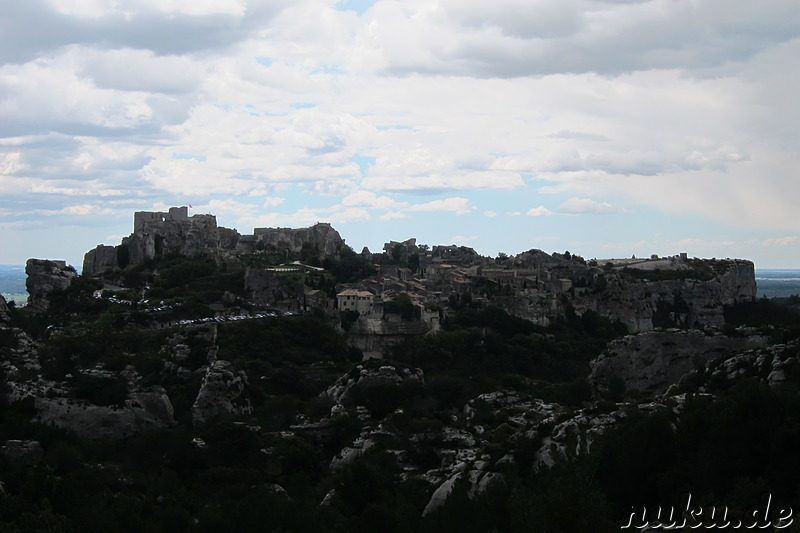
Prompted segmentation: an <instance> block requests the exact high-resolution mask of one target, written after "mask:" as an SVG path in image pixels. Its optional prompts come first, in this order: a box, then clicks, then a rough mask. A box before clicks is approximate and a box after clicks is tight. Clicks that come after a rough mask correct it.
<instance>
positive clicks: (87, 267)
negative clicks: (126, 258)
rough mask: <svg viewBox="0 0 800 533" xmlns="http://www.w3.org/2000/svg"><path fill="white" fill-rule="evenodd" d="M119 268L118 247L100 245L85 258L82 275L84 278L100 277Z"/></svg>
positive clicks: (87, 253)
mask: <svg viewBox="0 0 800 533" xmlns="http://www.w3.org/2000/svg"><path fill="white" fill-rule="evenodd" d="M119 267H120V265H119V264H118V263H117V248H116V246H106V245H103V244H100V245H98V246H97V247H96V248H95V249H94V250H89V251H88V252H86V255H84V256H83V270H82V274H83V275H84V276H99V275H100V274H102V273H104V272H108V271H109V270H115V269H117V268H119Z"/></svg>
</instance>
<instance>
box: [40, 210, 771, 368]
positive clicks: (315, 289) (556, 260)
mask: <svg viewBox="0 0 800 533" xmlns="http://www.w3.org/2000/svg"><path fill="white" fill-rule="evenodd" d="M174 256H182V257H201V256H203V257H211V258H213V260H214V261H215V262H216V264H217V265H218V266H220V267H221V268H222V269H223V270H225V271H226V272H232V273H237V272H238V273H240V275H241V276H242V277H243V286H242V290H241V293H240V294H238V295H236V294H228V295H227V298H226V299H223V300H220V301H218V302H213V303H212V304H211V308H212V310H213V311H214V313H216V314H218V315H223V316H224V315H226V314H228V315H231V314H235V315H237V316H241V315H242V313H244V314H245V315H246V314H247V313H249V312H250V311H251V310H257V309H258V308H269V309H275V310H279V311H282V312H291V313H303V312H310V311H313V310H317V312H322V313H325V314H326V315H328V316H330V317H332V318H334V319H336V318H341V323H342V324H344V326H345V327H346V328H347V332H348V334H349V336H350V340H351V342H352V343H353V344H354V345H356V346H357V347H359V348H360V349H362V350H363V351H364V352H365V353H367V354H369V355H380V352H381V350H382V349H384V348H385V347H386V346H388V345H392V344H394V343H396V342H399V341H401V340H402V339H404V338H405V337H407V336H409V335H411V336H416V335H420V334H424V333H427V332H430V331H436V330H437V329H438V328H439V327H440V325H441V323H442V321H443V320H446V313H447V310H448V309H450V308H453V307H454V306H455V304H457V303H458V302H459V301H460V300H461V299H469V300H470V301H471V302H475V303H481V304H488V303H491V304H492V305H496V306H499V307H501V308H503V309H505V310H506V311H507V312H509V313H510V314H512V315H514V316H518V317H521V318H525V319H527V320H530V321H532V322H533V323H534V324H537V325H542V326H547V325H548V324H549V323H551V322H552V321H553V320H554V319H556V318H557V317H563V316H564V314H565V313H566V312H567V311H568V310H570V312H575V313H577V314H578V315H581V314H583V313H585V312H586V311H592V312H595V313H598V314H599V315H600V316H603V317H606V318H609V319H611V320H616V321H620V322H621V323H623V324H625V326H626V327H627V328H628V329H629V331H631V332H637V331H648V330H651V329H653V328H654V327H668V326H691V327H694V326H711V327H718V326H721V325H722V323H723V316H722V313H723V308H724V306H726V305H732V304H734V303H736V302H740V301H749V300H753V299H754V298H755V291H756V285H755V275H754V266H753V264H752V263H751V262H749V261H743V260H721V261H717V260H698V259H690V258H688V257H687V254H685V253H681V254H678V255H675V256H671V257H665V258H660V257H658V256H652V257H651V258H648V259H636V258H631V259H627V260H621V259H615V260H589V261H587V260H585V259H584V258H582V257H580V256H578V255H575V254H570V253H569V252H565V253H563V254H560V253H553V254H547V253H545V252H543V251H541V250H536V249H534V250H529V251H527V252H524V253H521V254H519V255H516V256H506V255H505V254H501V255H500V256H498V257H496V258H489V257H484V256H481V255H479V254H478V253H477V252H475V250H473V249H471V248H468V247H465V246H455V245H450V246H438V245H437V246H433V247H431V246H428V245H424V244H420V245H418V244H417V242H416V239H413V238H412V239H408V240H406V241H403V242H395V241H391V242H388V243H386V244H385V245H384V247H383V250H382V252H379V253H373V252H371V251H370V250H369V249H367V248H364V249H363V250H362V251H361V253H360V254H356V253H355V252H354V251H353V250H351V249H350V248H349V247H348V246H347V245H346V244H345V241H344V239H342V237H341V236H340V235H339V233H338V232H337V231H336V230H335V229H333V228H332V227H331V225H330V224H326V223H317V224H315V225H314V226H312V227H309V228H302V229H289V228H255V229H254V231H253V234H251V235H242V234H239V233H238V232H237V231H236V230H233V229H229V228H224V227H220V226H218V225H217V223H216V217H214V216H213V215H209V214H196V215H192V216H189V215H188V209H187V208H186V207H173V208H170V209H169V210H168V211H167V212H137V213H135V214H134V225H133V233H132V234H131V235H130V236H129V237H127V238H125V239H123V240H122V242H121V244H119V245H117V246H107V245H100V246H98V247H97V248H95V249H93V250H91V251H89V252H88V253H87V254H86V256H85V258H84V263H83V276H85V277H90V278H97V279H101V280H103V281H104V282H105V288H106V289H109V290H112V291H113V290H115V289H116V290H120V289H126V288H131V287H130V285H131V280H132V279H134V278H135V276H131V275H130V273H131V272H134V271H135V270H136V269H137V268H139V269H141V268H142V267H144V266H145V265H147V264H148V262H152V261H153V260H155V259H157V258H166V257H174ZM34 277H35V276H34ZM134 282H135V280H134ZM34 290H36V289H34ZM140 299H141V300H148V299H150V300H152V299H153V298H148V294H147V290H143V291H142V292H141V294H140ZM36 301H37V297H33V298H32V303H33V305H34V306H36V305H37V303H36ZM242 304H244V305H242ZM243 309H244V310H243Z"/></svg>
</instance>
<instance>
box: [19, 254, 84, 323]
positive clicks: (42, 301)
mask: <svg viewBox="0 0 800 533" xmlns="http://www.w3.org/2000/svg"><path fill="white" fill-rule="evenodd" d="M25 274H27V275H28V279H27V280H26V281H25V288H26V289H27V290H28V294H29V295H30V297H29V298H28V307H30V308H31V309H33V310H35V311H45V310H47V308H48V307H49V305H50V294H51V293H52V292H53V291H55V290H64V289H66V288H67V287H69V286H70V284H71V283H72V280H74V279H75V278H76V277H77V276H78V273H77V272H75V269H74V268H73V267H71V266H68V265H67V263H66V262H65V261H50V260H48V259H28V262H27V263H26V264H25Z"/></svg>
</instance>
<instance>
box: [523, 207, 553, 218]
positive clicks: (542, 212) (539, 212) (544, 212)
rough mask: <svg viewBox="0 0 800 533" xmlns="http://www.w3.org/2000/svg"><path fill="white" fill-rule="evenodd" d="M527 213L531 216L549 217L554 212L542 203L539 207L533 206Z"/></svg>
mask: <svg viewBox="0 0 800 533" xmlns="http://www.w3.org/2000/svg"><path fill="white" fill-rule="evenodd" d="M525 214H526V215H528V216H529V217H547V216H550V215H552V214H553V212H552V211H550V210H549V209H547V208H546V207H545V206H543V205H540V206H539V207H533V208H531V209H528V211H527V212H526V213H525Z"/></svg>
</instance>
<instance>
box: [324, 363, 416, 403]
mask: <svg viewBox="0 0 800 533" xmlns="http://www.w3.org/2000/svg"><path fill="white" fill-rule="evenodd" d="M409 381H410V382H417V383H424V381H425V375H424V374H423V373H422V370H420V369H419V368H414V369H410V368H401V369H399V370H398V369H397V368H395V367H393V366H390V365H384V366H381V367H379V368H366V367H365V366H364V365H358V366H357V367H355V368H354V369H353V370H352V371H351V372H348V373H347V374H345V375H343V376H342V377H340V378H339V379H338V380H336V383H334V384H333V385H331V386H330V387H328V389H327V390H326V391H325V392H324V393H322V396H325V397H328V398H330V399H331V400H333V401H334V402H336V403H337V404H341V403H344V402H346V401H347V399H348V398H349V397H350V395H351V393H352V391H353V388H354V387H356V386H358V387H373V386H378V385H400V384H402V383H404V382H409Z"/></svg>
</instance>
